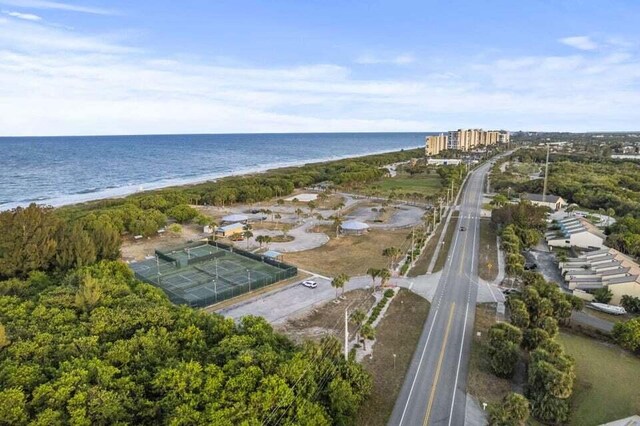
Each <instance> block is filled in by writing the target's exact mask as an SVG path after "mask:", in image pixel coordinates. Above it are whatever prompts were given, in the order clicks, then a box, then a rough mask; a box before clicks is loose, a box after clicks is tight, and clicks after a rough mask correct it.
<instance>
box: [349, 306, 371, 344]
mask: <svg viewBox="0 0 640 426" xmlns="http://www.w3.org/2000/svg"><path fill="white" fill-rule="evenodd" d="M366 317H367V316H366V314H365V313H364V312H362V309H356V310H355V311H353V313H352V314H351V321H353V322H354V323H356V342H359V341H360V327H362V322H363V321H364V320H365V318H366Z"/></svg>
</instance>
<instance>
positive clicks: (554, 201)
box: [520, 194, 567, 210]
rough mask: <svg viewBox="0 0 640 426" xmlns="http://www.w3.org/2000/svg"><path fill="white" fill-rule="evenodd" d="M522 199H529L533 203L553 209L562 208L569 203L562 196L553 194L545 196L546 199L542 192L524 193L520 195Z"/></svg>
mask: <svg viewBox="0 0 640 426" xmlns="http://www.w3.org/2000/svg"><path fill="white" fill-rule="evenodd" d="M520 199H521V200H528V201H530V202H531V204H535V205H536V206H544V207H548V208H550V209H551V210H560V209H561V208H562V207H564V206H566V205H567V203H566V201H564V199H563V198H562V197H558V196H557V195H551V194H547V195H546V196H545V197H544V201H543V200H542V194H522V195H520Z"/></svg>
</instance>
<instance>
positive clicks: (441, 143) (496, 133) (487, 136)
mask: <svg viewBox="0 0 640 426" xmlns="http://www.w3.org/2000/svg"><path fill="white" fill-rule="evenodd" d="M508 142H509V132H507V131H504V130H482V129H458V130H452V131H449V132H447V133H446V134H445V133H441V134H439V135H437V136H427V138H426V147H425V152H426V154H427V155H429V156H431V155H438V154H439V153H440V152H441V151H444V150H445V149H455V150H459V151H470V150H472V149H474V148H475V147H477V146H480V145H482V146H488V145H496V144H498V143H508Z"/></svg>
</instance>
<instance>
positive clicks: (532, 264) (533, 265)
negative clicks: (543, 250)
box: [524, 263, 538, 271]
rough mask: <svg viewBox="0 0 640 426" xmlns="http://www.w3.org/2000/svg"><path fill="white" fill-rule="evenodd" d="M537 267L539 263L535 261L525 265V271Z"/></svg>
mask: <svg viewBox="0 0 640 426" xmlns="http://www.w3.org/2000/svg"><path fill="white" fill-rule="evenodd" d="M537 268H538V265H537V264H535V263H527V264H525V265H524V270H525V271H531V270H533V269H537Z"/></svg>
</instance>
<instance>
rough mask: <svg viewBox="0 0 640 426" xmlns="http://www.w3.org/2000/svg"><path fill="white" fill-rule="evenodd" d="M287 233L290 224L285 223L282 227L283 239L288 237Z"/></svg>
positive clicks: (289, 229)
mask: <svg viewBox="0 0 640 426" xmlns="http://www.w3.org/2000/svg"><path fill="white" fill-rule="evenodd" d="M289 231H291V224H290V223H285V224H284V225H282V234H283V235H284V236H285V237H288V236H289Z"/></svg>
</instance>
